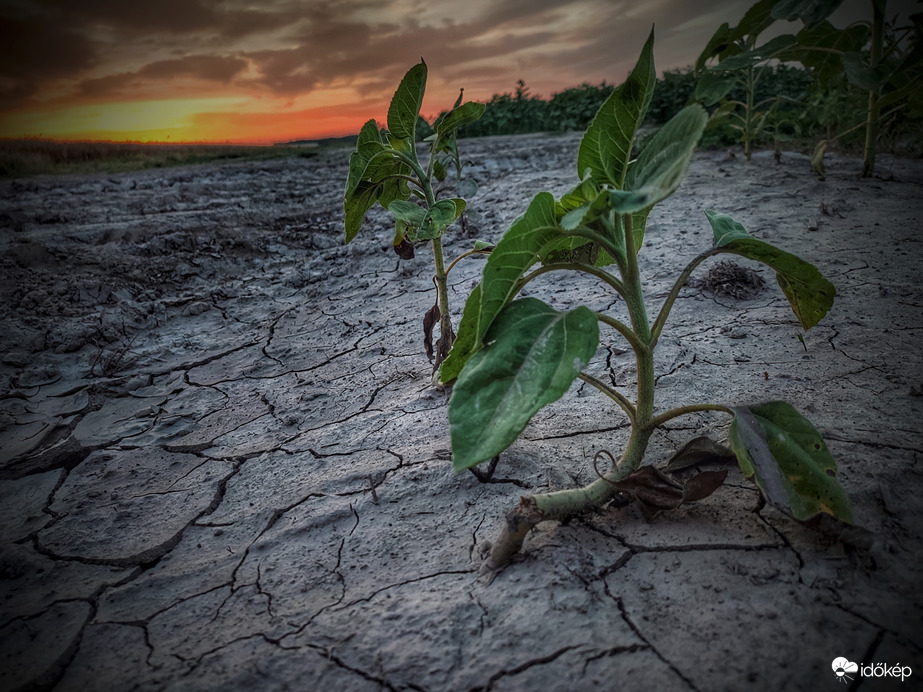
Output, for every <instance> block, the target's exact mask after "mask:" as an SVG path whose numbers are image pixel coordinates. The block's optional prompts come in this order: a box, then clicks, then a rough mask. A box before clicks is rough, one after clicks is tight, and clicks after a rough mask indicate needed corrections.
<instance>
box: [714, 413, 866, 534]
mask: <svg viewBox="0 0 923 692" xmlns="http://www.w3.org/2000/svg"><path fill="white" fill-rule="evenodd" d="M731 410H732V411H733V412H734V420H733V421H732V422H731V427H730V431H729V441H730V444H731V449H732V450H733V451H734V454H736V455H737V461H738V463H739V464H740V468H741V470H742V471H743V472H744V475H746V476H747V477H752V478H753V479H754V480H755V482H756V484H757V485H758V486H759V488H760V490H761V491H762V493H763V495H764V497H765V498H766V501H767V502H769V504H771V505H773V506H774V507H776V508H778V509H780V510H781V511H783V512H785V513H786V514H788V515H790V516H792V517H794V518H795V519H797V520H798V521H809V520H811V519H813V518H815V517H817V516H818V515H819V514H822V513H824V514H830V515H832V516H834V517H836V518H837V519H839V520H840V521H844V522H846V523H848V524H851V523H852V513H851V511H850V508H849V500H848V499H847V498H846V495H845V494H844V493H843V490H842V489H841V488H840V486H839V484H838V483H837V482H836V479H835V478H834V477H833V474H834V473H835V472H836V462H834V460H833V456H832V455H831V454H830V450H828V449H827V445H826V444H825V443H824V440H823V438H821V436H820V434H819V433H818V432H817V429H816V428H815V427H814V426H813V425H812V424H811V422H810V421H809V420H808V419H807V418H805V417H804V416H802V415H801V414H800V413H798V412H797V411H796V410H795V409H794V408H793V407H792V406H791V405H790V404H788V403H786V402H784V401H770V402H768V403H765V404H759V405H757V406H742V407H732V409H731Z"/></svg>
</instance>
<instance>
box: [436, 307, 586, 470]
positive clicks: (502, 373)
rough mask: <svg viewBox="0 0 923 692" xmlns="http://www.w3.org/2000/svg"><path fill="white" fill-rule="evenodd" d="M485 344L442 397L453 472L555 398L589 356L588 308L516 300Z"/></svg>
mask: <svg viewBox="0 0 923 692" xmlns="http://www.w3.org/2000/svg"><path fill="white" fill-rule="evenodd" d="M487 342H488V344H489V345H488V346H486V347H485V348H484V349H483V350H481V351H479V352H478V353H476V354H475V355H474V356H472V357H471V359H470V360H469V361H468V364H467V365H466V366H465V368H464V370H462V372H461V375H459V377H458V382H456V384H455V388H454V390H453V391H452V397H451V399H450V400H449V426H450V428H451V436H452V465H453V467H454V468H455V470H456V471H461V470H463V469H466V468H469V467H471V466H475V465H477V464H479V463H481V462H482V461H486V460H487V459H490V458H491V457H493V456H495V455H497V454H499V453H500V452H502V451H503V450H504V449H506V448H507V447H509V446H510V445H511V444H512V443H513V442H514V441H515V440H516V438H517V437H518V436H519V433H521V432H522V431H523V429H525V427H526V425H528V423H529V421H530V420H531V419H532V416H533V415H535V413H536V412H537V411H538V410H539V409H540V408H542V407H543V406H545V405H546V404H550V403H551V402H553V401H557V400H558V399H560V398H561V396H562V395H563V394H564V393H565V392H566V391H567V390H568V389H569V388H570V385H571V384H572V383H573V381H574V380H575V379H576V378H577V375H579V374H580V371H581V370H582V369H583V367H584V366H585V365H586V364H587V363H588V362H589V360H590V358H592V357H593V355H594V354H595V353H596V347H597V345H598V344H599V324H598V322H597V320H596V316H595V315H594V314H593V312H592V311H591V310H590V309H589V308H586V307H583V306H580V307H578V308H577V309H575V310H572V311H570V312H565V313H562V312H558V311H557V310H555V309H553V308H551V307H549V306H548V305H545V304H544V303H543V302H542V301H540V300H538V299H536V298H522V299H520V300H516V301H513V302H512V303H510V304H509V305H507V306H506V307H505V308H504V309H503V311H502V312H501V313H500V314H499V315H498V316H497V319H496V321H495V322H494V324H493V326H492V327H491V329H490V330H489V332H488V335H487Z"/></svg>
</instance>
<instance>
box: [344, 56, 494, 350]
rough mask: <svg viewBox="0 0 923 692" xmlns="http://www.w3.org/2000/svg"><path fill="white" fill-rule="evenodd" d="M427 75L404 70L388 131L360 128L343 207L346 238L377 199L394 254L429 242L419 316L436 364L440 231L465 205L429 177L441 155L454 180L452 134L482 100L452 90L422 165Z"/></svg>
mask: <svg viewBox="0 0 923 692" xmlns="http://www.w3.org/2000/svg"><path fill="white" fill-rule="evenodd" d="M426 76H427V68H426V63H425V62H424V61H422V60H421V61H420V63H419V64H417V65H415V66H414V67H412V68H410V70H409V71H408V72H407V74H405V75H404V78H403V79H402V80H401V83H400V85H399V86H398V88H397V91H396V92H395V93H394V97H393V98H392V99H391V104H390V106H389V108H388V127H387V130H385V131H383V132H379V129H378V125H377V124H376V123H375V121H374V120H369V121H368V122H366V123H365V125H363V126H362V129H361V130H360V132H359V138H358V140H357V142H356V150H355V151H354V152H353V153H352V154H351V155H350V157H349V174H348V178H347V181H346V190H345V193H344V197H343V205H344V211H345V215H346V242H347V243H349V242H351V241H352V239H353V238H355V237H356V235H357V234H358V233H359V230H360V228H361V227H362V222H363V220H364V219H365V215H366V213H367V212H368V211H369V209H371V208H372V206H374V205H375V203H376V202H377V203H379V204H380V205H381V206H383V207H384V208H386V209H387V210H388V211H389V212H391V214H392V216H393V217H394V219H395V233H394V243H393V245H394V249H395V251H396V252H397V253H398V255H399V256H401V257H402V258H405V259H409V258H411V257H413V247H414V245H415V244H416V243H422V242H427V241H429V242H430V243H431V245H432V248H433V263H434V265H435V270H436V273H435V278H434V282H435V284H436V292H437V297H436V304H435V305H434V306H433V307H432V308H431V309H430V310H429V311H428V312H427V313H426V316H425V317H424V320H423V330H424V343H425V345H426V350H427V355H428V356H429V357H430V358H431V359H432V360H433V361H434V363H435V367H436V368H438V367H439V365H440V364H441V363H442V361H443V360H444V359H445V357H446V355H447V354H448V352H449V350H450V349H451V348H452V344H453V342H454V341H455V331H454V328H453V327H452V318H451V314H450V312H449V291H448V281H447V270H446V266H445V260H444V257H443V249H442V236H443V234H444V233H445V232H446V230H447V229H448V228H449V226H451V225H452V224H453V223H454V222H455V220H456V219H458V218H459V217H460V216H461V215H462V213H463V212H464V211H465V206H466V202H465V200H464V199H462V198H460V197H450V198H444V199H438V200H437V199H436V189H435V183H436V182H439V181H442V180H444V179H445V177H446V175H447V168H446V166H447V162H448V161H450V162H451V163H453V164H454V165H455V166H456V171H457V174H458V176H459V179H461V160H460V159H459V156H458V148H457V145H456V141H455V136H456V132H457V130H458V128H459V127H461V126H463V125H466V124H470V123H473V122H475V121H476V120H477V119H478V118H480V117H481V115H482V114H483V113H484V104H481V103H475V102H473V101H469V102H467V103H462V102H461V100H462V99H461V96H459V99H458V101H457V102H456V103H455V106H454V107H453V108H452V110H450V111H449V112H448V113H446V114H445V115H444V116H442V117H440V118H439V119H438V120H437V122H436V123H434V130H435V131H434V133H433V134H432V135H431V136H430V137H429V138H428V139H429V140H430V141H431V143H432V144H431V147H430V154H429V161H428V163H427V166H426V167H425V168H424V167H423V165H422V164H421V163H420V160H419V158H418V157H417V148H416V133H417V129H418V125H419V123H420V120H421V119H420V106H421V105H422V103H423V94H424V92H425V90H426ZM437 323H438V324H439V340H438V341H437V342H436V346H435V350H434V349H433V344H432V330H433V327H434V326H435V324H437Z"/></svg>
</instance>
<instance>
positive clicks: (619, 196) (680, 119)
mask: <svg viewBox="0 0 923 692" xmlns="http://www.w3.org/2000/svg"><path fill="white" fill-rule="evenodd" d="M707 122H708V113H706V112H705V109H704V108H702V106H700V105H699V104H693V105H691V106H686V108H684V109H683V110H681V111H680V112H679V113H677V114H676V115H675V116H674V117H673V118H671V119H670V121H669V122H668V123H667V124H666V125H664V126H663V127H662V128H660V130H658V131H657V132H656V134H654V136H653V137H651V139H650V140H649V141H648V143H647V145H646V146H645V147H644V151H642V152H641V155H640V156H638V159H637V160H636V161H635V162H634V163H633V164H632V165H631V168H630V169H629V171H628V177H627V179H626V181H625V189H624V190H610V191H609V206H610V207H611V208H612V209H614V210H615V211H617V212H618V213H620V214H628V213H632V212H638V211H641V210H643V209H649V208H650V207H652V206H654V205H655V204H657V203H658V202H660V201H662V200H664V199H666V198H667V197H669V196H670V195H671V194H673V191H674V190H676V188H677V187H678V186H679V184H680V182H681V181H682V179H683V177H684V176H685V175H686V169H687V168H688V167H689V161H690V159H691V158H692V153H693V152H694V151H695V147H696V144H698V142H699V138H701V136H702V131H703V130H704V129H705V124H706V123H707ZM562 225H564V224H563V220H562ZM632 227H634V226H632ZM642 240H643V236H642ZM635 245H636V246H640V242H639V239H638V238H637V237H636V238H635Z"/></svg>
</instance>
